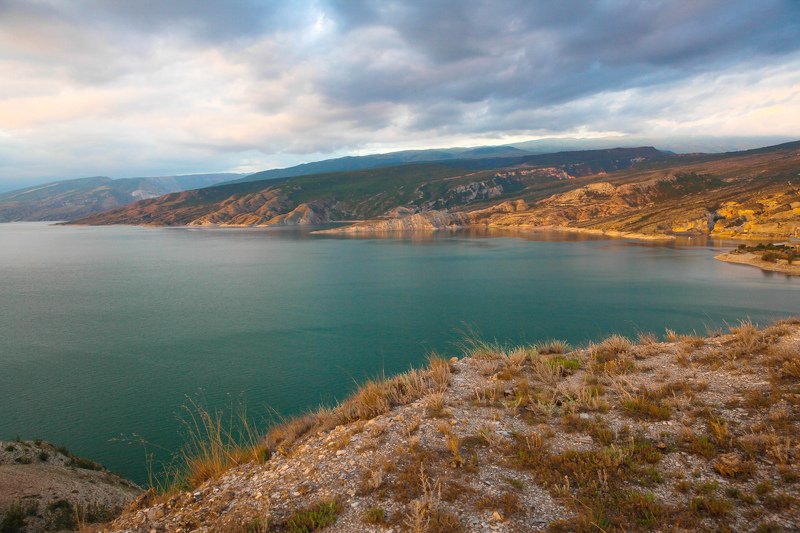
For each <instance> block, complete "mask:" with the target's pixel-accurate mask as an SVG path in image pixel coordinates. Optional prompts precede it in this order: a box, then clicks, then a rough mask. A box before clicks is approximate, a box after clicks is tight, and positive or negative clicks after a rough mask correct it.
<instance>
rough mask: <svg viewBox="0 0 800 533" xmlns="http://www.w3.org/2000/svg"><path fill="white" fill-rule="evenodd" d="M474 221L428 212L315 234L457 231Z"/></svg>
mask: <svg viewBox="0 0 800 533" xmlns="http://www.w3.org/2000/svg"><path fill="white" fill-rule="evenodd" d="M472 221H473V219H472V218H471V217H470V216H469V215H468V214H467V213H459V212H457V213H448V212H446V211H428V212H425V213H417V214H415V215H410V216H404V217H399V218H389V219H383V220H369V221H366V222H359V223H356V224H353V225H351V226H344V227H341V228H332V229H326V230H320V231H317V232H315V233H327V234H369V233H397V232H408V233H413V232H429V231H436V230H446V229H457V228H461V227H465V226H469V225H470V224H472Z"/></svg>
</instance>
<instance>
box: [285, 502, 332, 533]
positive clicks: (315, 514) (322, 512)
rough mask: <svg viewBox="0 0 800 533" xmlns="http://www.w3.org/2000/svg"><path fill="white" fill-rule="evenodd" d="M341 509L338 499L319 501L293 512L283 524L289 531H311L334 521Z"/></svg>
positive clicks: (303, 532)
mask: <svg viewBox="0 0 800 533" xmlns="http://www.w3.org/2000/svg"><path fill="white" fill-rule="evenodd" d="M341 511H342V506H341V503H339V501H338V500H329V501H324V502H320V503H318V504H317V505H314V506H312V507H309V508H307V509H302V510H300V511H297V512H295V513H294V514H293V515H292V516H291V518H289V520H287V521H286V524H285V526H284V529H285V531H287V532H289V533H311V532H312V531H317V530H320V529H323V528H326V527H328V526H331V525H333V524H335V523H336V518H337V517H338V516H339V513H340V512H341Z"/></svg>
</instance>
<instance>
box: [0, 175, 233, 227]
mask: <svg viewBox="0 0 800 533" xmlns="http://www.w3.org/2000/svg"><path fill="white" fill-rule="evenodd" d="M236 176H238V174H193V175H186V176H162V177H153V178H123V179H111V178H107V177H102V176H98V177H90V178H79V179H73V180H63V181H56V182H53V183H47V184H44V185H37V186H34V187H28V188H25V189H20V190H16V191H10V192H6V193H2V194H0V222H16V221H22V220H70V219H74V218H79V217H84V216H88V215H91V214H93V213H99V212H101V211H106V210H108V209H113V208H115V207H119V206H122V205H125V204H129V203H131V202H133V201H136V200H142V199H145V198H153V197H157V196H161V195H163V194H167V193H170V192H175V191H184V190H187V189H197V188H199V187H207V186H209V185H214V184H217V183H220V182H222V181H227V180H230V179H231V178H233V177H236Z"/></svg>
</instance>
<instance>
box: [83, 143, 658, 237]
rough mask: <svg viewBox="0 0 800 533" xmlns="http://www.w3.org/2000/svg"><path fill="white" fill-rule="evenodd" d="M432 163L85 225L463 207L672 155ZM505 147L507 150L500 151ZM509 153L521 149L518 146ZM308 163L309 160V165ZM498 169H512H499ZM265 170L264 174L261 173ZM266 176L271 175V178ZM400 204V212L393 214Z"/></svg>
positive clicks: (154, 206) (128, 209) (250, 188)
mask: <svg viewBox="0 0 800 533" xmlns="http://www.w3.org/2000/svg"><path fill="white" fill-rule="evenodd" d="M488 152H489V154H491V155H492V156H493V157H483V158H480V157H474V158H464V159H447V160H441V161H434V162H423V163H404V164H400V165H394V166H388V167H382V168H371V169H366V170H363V169H360V170H345V171H339V172H326V173H321V174H310V175H299V176H292V177H281V178H277V177H276V176H275V174H274V173H259V174H256V175H252V176H248V177H247V178H246V179H245V180H243V181H242V180H240V181H239V182H234V183H224V184H219V185H216V186H213V187H207V188H204V189H198V190H193V191H184V192H179V193H173V194H168V195H165V196H162V197H160V198H153V199H150V200H143V201H140V202H135V203H133V204H130V205H128V206H124V207H120V208H117V209H113V210H111V211H107V212H105V213H100V214H97V215H93V216H89V217H86V218H84V219H81V220H79V221H77V222H78V223H86V224H115V223H119V224H154V225H227V226H256V225H258V226H270V225H294V224H323V223H327V222H332V221H336V220H353V219H356V220H358V219H361V220H363V219H369V218H372V217H381V216H394V215H395V214H397V215H401V214H406V213H418V212H427V211H432V210H441V209H452V208H462V209H463V208H465V207H468V206H471V205H473V204H475V205H480V204H481V202H485V201H489V200H493V199H495V198H500V197H503V196H506V195H508V194H510V193H519V192H522V191H530V194H533V193H534V191H541V192H539V193H536V194H544V191H550V190H552V191H560V190H561V189H565V188H568V187H569V181H570V180H572V179H573V178H576V177H581V176H590V175H597V174H601V173H607V172H613V171H616V170H620V169H625V168H629V167H631V166H632V165H635V164H639V163H642V162H645V161H655V160H660V159H664V158H668V157H671V156H670V155H669V154H665V153H663V152H661V151H659V150H656V149H655V148H652V147H642V148H617V149H610V150H590V151H574V152H559V153H555V154H540V155H523V156H519V155H515V156H514V157H500V156H495V154H497V152H496V151H494V150H493V151H488ZM501 153H502V154H507V153H509V152H507V151H502V152H501ZM510 153H513V154H518V153H519V152H518V151H516V150H512V151H511V152H510ZM306 168H307V167H306ZM498 169H513V170H509V171H504V172H500V171H499V170H498ZM258 176H261V178H262V179H257V177H258ZM265 176H267V177H265ZM395 211H396V213H395Z"/></svg>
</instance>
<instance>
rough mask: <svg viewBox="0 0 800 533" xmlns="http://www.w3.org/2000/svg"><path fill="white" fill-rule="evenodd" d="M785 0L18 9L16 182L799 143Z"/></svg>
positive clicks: (31, 3) (233, 2) (4, 171)
mask: <svg viewBox="0 0 800 533" xmlns="http://www.w3.org/2000/svg"><path fill="white" fill-rule="evenodd" d="M798 28H800V4H798V3H797V2H794V1H791V0H785V1H780V0H761V1H760V2H753V1H751V0H696V1H693V2H682V1H666V0H663V1H659V0H650V1H632V0H630V1H626V0H604V1H589V0H587V1H577V0H560V1H559V2H550V1H548V0H541V1H533V0H519V1H514V0H510V1H503V2H499V1H491V0H459V1H455V0H453V1H442V0H439V1H437V0H428V1H424V2H423V1H420V2H409V1H396V2H394V1H381V2H378V1H369V0H338V1H337V0H329V1H325V0H316V1H311V0H308V1H304V0H297V1H293V2H284V1H279V2H264V1H255V0H253V1H248V0H228V1H226V2H218V1H200V0H172V1H170V2H162V1H160V0H137V1H136V2H124V1H123V2H109V1H106V0H74V1H68V0H4V1H3V2H0V185H2V181H3V180H5V181H6V182H10V181H12V180H17V181H19V180H24V179H35V178H44V177H56V176H80V175H91V174H105V175H112V176H130V175H143V174H144V175H146V174H150V175H152V174H167V173H178V172H192V171H198V172H199V171H220V170H235V169H240V170H258V169H263V168H269V167H273V166H285V165H288V164H294V163H297V162H300V161H305V160H310V159H314V158H319V157H323V156H327V155H336V154H342V153H355V152H366V151H388V150H392V149H403V148H411V147H414V148H417V147H427V146H447V145H465V144H482V143H498V142H504V141H505V140H522V139H525V138H530V137H534V136H537V137H538V136H549V135H598V134H604V133H616V134H631V135H642V136H650V137H653V136H655V137H658V136H662V135H663V136H671V137H675V136H681V135H783V136H797V137H800V32H799V31H798Z"/></svg>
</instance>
